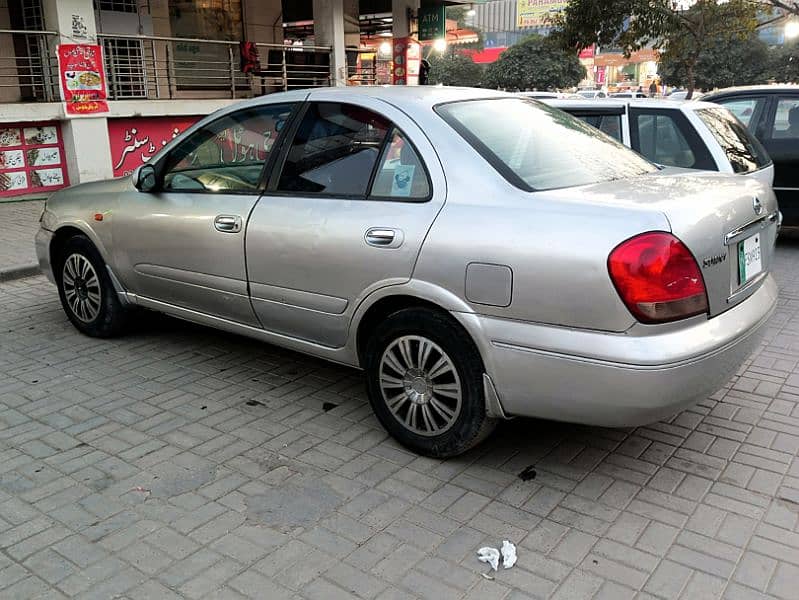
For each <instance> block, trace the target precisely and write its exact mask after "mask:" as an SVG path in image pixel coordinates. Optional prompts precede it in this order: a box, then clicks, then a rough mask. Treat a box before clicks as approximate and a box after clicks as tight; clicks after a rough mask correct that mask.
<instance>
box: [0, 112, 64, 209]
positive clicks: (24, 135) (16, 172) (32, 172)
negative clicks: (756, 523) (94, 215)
mask: <svg viewBox="0 0 799 600" xmlns="http://www.w3.org/2000/svg"><path fill="white" fill-rule="evenodd" d="M67 185H69V180H68V178H67V169H66V161H65V157H64V143H63V140H62V139H61V127H60V126H59V124H58V123H57V122H55V121H53V122H47V123H0V197H8V196H21V195H24V194H33V193H36V192H51V191H53V190H57V189H59V188H62V187H65V186H67Z"/></svg>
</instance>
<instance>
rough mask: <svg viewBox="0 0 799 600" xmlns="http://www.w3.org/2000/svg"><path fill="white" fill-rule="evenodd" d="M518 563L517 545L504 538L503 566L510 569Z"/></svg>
mask: <svg viewBox="0 0 799 600" xmlns="http://www.w3.org/2000/svg"><path fill="white" fill-rule="evenodd" d="M515 564H516V546H515V545H513V544H511V543H510V542H509V541H508V540H502V566H503V567H505V568H506V569H510V568H511V567H512V566H513V565H515Z"/></svg>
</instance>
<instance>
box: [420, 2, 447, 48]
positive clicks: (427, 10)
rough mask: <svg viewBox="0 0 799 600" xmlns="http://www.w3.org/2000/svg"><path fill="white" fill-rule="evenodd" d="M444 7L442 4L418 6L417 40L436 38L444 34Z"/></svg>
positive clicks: (445, 27)
mask: <svg viewBox="0 0 799 600" xmlns="http://www.w3.org/2000/svg"><path fill="white" fill-rule="evenodd" d="M445 11H446V8H445V6H444V5H443V4H442V5H435V4H434V5H429V6H422V7H420V8H419V40H420V41H425V40H438V39H442V38H444V37H445V36H446V33H447V17H446V12H445Z"/></svg>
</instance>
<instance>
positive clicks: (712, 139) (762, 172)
mask: <svg viewBox="0 0 799 600" xmlns="http://www.w3.org/2000/svg"><path fill="white" fill-rule="evenodd" d="M544 102H546V103H547V104H549V105H550V106H553V107H555V108H559V109H560V110H563V111H565V112H567V113H569V114H571V115H574V116H575V117H578V118H580V119H582V120H583V121H585V122H587V123H589V124H590V125H593V126H594V127H596V128H597V129H600V130H601V131H603V132H604V133H606V134H607V135H609V136H611V137H613V138H615V139H616V140H618V141H620V142H622V143H623V144H624V145H625V146H629V147H630V148H632V149H633V150H635V151H636V152H638V153H639V154H642V155H643V156H644V157H646V158H648V159H649V160H651V161H652V162H654V163H656V164H658V165H662V166H666V167H682V168H686V169H702V170H706V171H720V172H722V173H737V174H741V175H745V176H749V177H755V178H756V179H758V180H759V181H762V182H763V183H765V184H767V185H769V186H771V185H772V184H773V182H774V165H773V164H772V162H771V159H770V158H769V156H768V154H767V153H766V151H765V149H764V148H763V146H762V145H761V144H760V142H758V141H757V139H756V138H755V137H754V136H753V135H752V134H751V133H749V131H748V130H747V129H746V127H745V126H744V125H743V124H742V123H741V122H740V121H739V120H738V119H736V118H735V116H734V115H733V114H732V113H731V112H730V111H729V110H727V109H726V108H724V107H721V106H719V105H717V104H711V103H709V102H673V101H670V100H655V99H647V100H633V99H623V98H619V99H614V98H610V99H607V100H582V101H581V100H545V101H544Z"/></svg>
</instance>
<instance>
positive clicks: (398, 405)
mask: <svg viewBox="0 0 799 600" xmlns="http://www.w3.org/2000/svg"><path fill="white" fill-rule="evenodd" d="M365 363H366V370H367V382H368V391H369V400H370V402H371V404H372V408H373V409H374V412H375V414H376V415H377V417H378V419H379V420H380V422H381V423H382V425H383V426H384V427H385V428H386V430H387V431H388V432H389V433H390V434H391V435H392V436H394V437H395V438H396V439H397V440H398V441H399V442H400V443H401V444H403V445H404V446H406V447H408V448H410V449H412V450H414V451H415V452H418V453H420V454H425V455H428V456H435V457H439V458H443V457H448V456H455V455H457V454H461V453H463V452H465V451H466V450H468V449H470V448H472V447H473V446H475V445H476V444H478V443H479V442H480V441H481V440H483V439H484V438H485V437H486V436H487V435H488V434H489V433H491V431H492V430H493V428H494V426H495V424H496V422H495V420H494V419H491V418H489V417H488V416H487V415H486V410H485V398H484V392H483V371H484V369H483V364H482V361H481V359H480V355H479V353H478V352H477V348H476V347H475V345H474V342H473V341H472V340H471V338H470V337H469V336H468V334H467V333H466V332H465V331H464V330H463V329H462V328H461V326H460V325H459V324H458V323H457V322H455V321H453V320H452V319H451V318H450V317H449V316H448V315H445V314H443V313H439V312H437V311H433V310H428V309H418V308H411V309H404V310H400V311H398V312H396V313H394V314H392V315H390V316H389V317H388V318H386V319H385V320H384V321H383V322H382V323H381V324H380V325H378V327H377V328H376V330H375V332H374V335H372V337H371V339H370V340H369V343H368V345H367V351H366V361H365Z"/></svg>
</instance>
